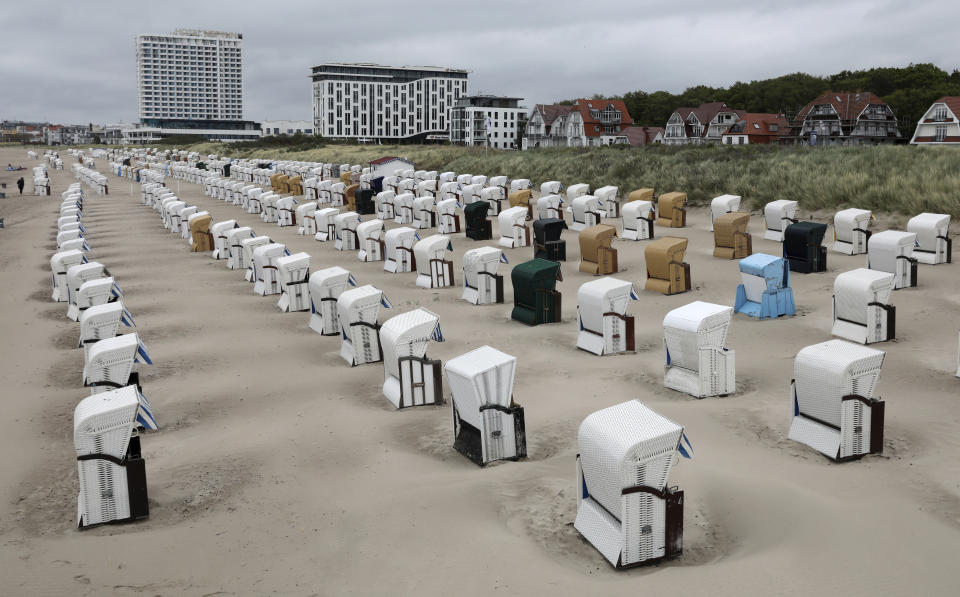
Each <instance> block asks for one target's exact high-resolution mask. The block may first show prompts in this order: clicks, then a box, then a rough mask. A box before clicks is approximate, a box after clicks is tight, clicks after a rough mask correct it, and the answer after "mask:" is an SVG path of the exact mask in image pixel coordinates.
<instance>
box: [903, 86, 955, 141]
mask: <svg viewBox="0 0 960 597" xmlns="http://www.w3.org/2000/svg"><path fill="white" fill-rule="evenodd" d="M958 116H960V97H957V96H946V97H941V98H940V99H938V100H937V101H935V102H933V105H931V106H930V108H929V109H928V110H927V112H926V114H924V115H923V118H921V119H920V122H918V123H917V130H916V131H914V133H913V138H912V139H910V143H911V144H913V145H953V146H957V145H960V120H958Z"/></svg>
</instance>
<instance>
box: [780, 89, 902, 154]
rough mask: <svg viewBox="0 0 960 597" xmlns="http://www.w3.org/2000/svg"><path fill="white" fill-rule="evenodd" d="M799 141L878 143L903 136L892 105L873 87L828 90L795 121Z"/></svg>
mask: <svg viewBox="0 0 960 597" xmlns="http://www.w3.org/2000/svg"><path fill="white" fill-rule="evenodd" d="M794 132H795V133H796V136H795V137H794V142H795V143H809V144H810V145H876V144H878V143H895V142H896V141H898V140H900V138H901V135H900V131H899V129H898V128H897V118H896V116H894V115H893V110H891V109H890V106H888V105H887V104H885V103H884V101H883V100H881V99H880V98H879V97H877V96H876V95H875V94H873V93H870V92H869V91H856V92H852V91H825V92H823V93H822V94H821V95H820V96H819V97H818V98H816V99H815V100H813V101H811V102H810V103H808V104H807V105H806V106H804V107H803V109H802V110H800V112H799V113H798V114H797V118H796V120H795V121H794Z"/></svg>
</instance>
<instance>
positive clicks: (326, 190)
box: [317, 180, 334, 205]
mask: <svg viewBox="0 0 960 597" xmlns="http://www.w3.org/2000/svg"><path fill="white" fill-rule="evenodd" d="M333 185H334V181H332V180H321V181H319V182H317V205H325V204H327V203H331V202H333Z"/></svg>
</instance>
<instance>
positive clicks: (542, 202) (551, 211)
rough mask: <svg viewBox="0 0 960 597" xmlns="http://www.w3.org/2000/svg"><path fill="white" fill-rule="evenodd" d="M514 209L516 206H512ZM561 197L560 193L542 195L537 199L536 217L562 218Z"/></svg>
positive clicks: (544, 218) (540, 218)
mask: <svg viewBox="0 0 960 597" xmlns="http://www.w3.org/2000/svg"><path fill="white" fill-rule="evenodd" d="M514 209H516V208H514ZM562 209H563V197H561V196H560V195H543V196H541V197H540V198H539V199H537V219H538V220H546V219H549V218H557V219H560V220H562V219H563V212H562V211H561V210H562Z"/></svg>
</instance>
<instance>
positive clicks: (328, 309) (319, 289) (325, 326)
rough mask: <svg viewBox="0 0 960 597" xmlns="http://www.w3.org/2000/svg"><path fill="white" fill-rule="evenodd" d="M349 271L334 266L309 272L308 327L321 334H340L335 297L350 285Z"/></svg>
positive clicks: (337, 297) (338, 296)
mask: <svg viewBox="0 0 960 597" xmlns="http://www.w3.org/2000/svg"><path fill="white" fill-rule="evenodd" d="M351 280H352V278H351V276H350V272H349V271H348V270H345V269H344V268H342V267H338V266H334V267H328V268H324V269H321V270H317V271H315V272H313V273H312V274H310V281H309V284H308V285H309V288H310V290H309V293H310V329H311V330H313V331H315V332H317V333H318V334H320V335H322V336H338V335H340V318H339V316H338V312H337V299H339V298H340V295H341V294H343V292H344V291H345V290H347V289H348V288H349V286H350V282H351Z"/></svg>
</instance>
